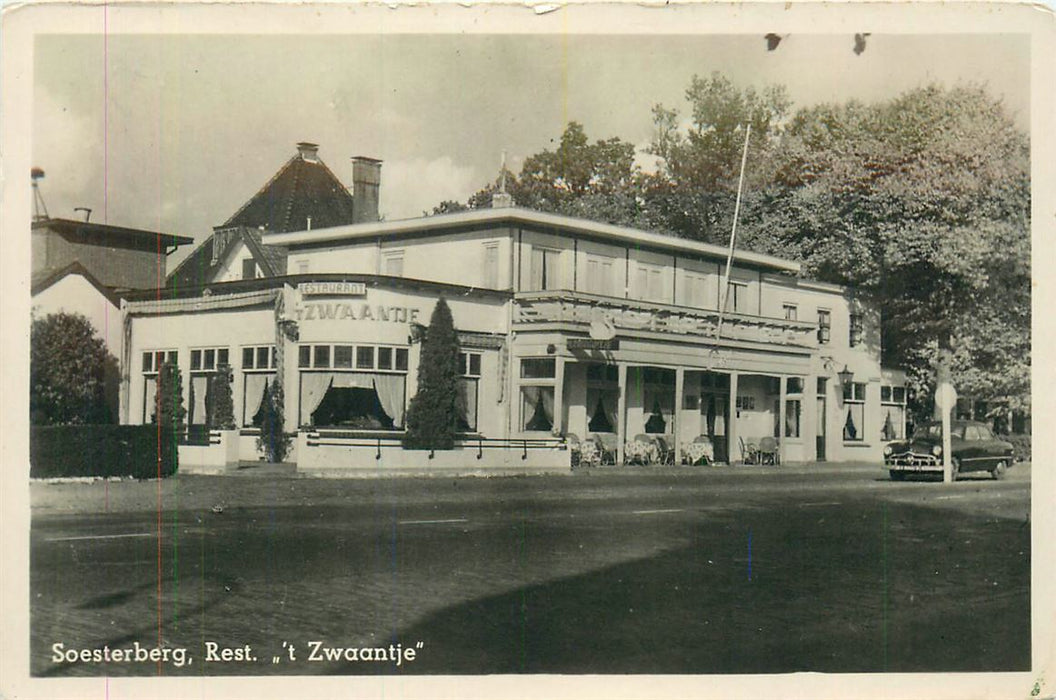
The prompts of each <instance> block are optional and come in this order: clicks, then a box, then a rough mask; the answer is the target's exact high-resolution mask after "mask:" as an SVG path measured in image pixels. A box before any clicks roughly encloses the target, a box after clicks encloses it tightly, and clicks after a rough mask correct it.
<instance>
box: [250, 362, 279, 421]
mask: <svg viewBox="0 0 1056 700" xmlns="http://www.w3.org/2000/svg"><path fill="white" fill-rule="evenodd" d="M274 383H275V373H274V372H245V373H244V380H243V382H242V426H243V427H250V426H252V427H254V428H259V427H260V424H261V422H262V421H263V416H264V397H265V396H267V395H268V392H269V391H271V388H272V385H274Z"/></svg>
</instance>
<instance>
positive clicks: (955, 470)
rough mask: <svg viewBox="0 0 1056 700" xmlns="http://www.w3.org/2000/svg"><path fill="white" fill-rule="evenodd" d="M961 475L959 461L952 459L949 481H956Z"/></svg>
mask: <svg viewBox="0 0 1056 700" xmlns="http://www.w3.org/2000/svg"><path fill="white" fill-rule="evenodd" d="M960 473H961V460H959V459H957V458H956V457H954V458H953V459H951V460H950V480H951V481H957V477H958V476H959V475H960Z"/></svg>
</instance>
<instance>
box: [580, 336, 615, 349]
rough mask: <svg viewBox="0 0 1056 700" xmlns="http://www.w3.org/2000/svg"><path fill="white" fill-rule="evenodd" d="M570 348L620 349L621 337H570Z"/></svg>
mask: <svg viewBox="0 0 1056 700" xmlns="http://www.w3.org/2000/svg"><path fill="white" fill-rule="evenodd" d="M568 349H569V350H619V349H620V340H619V338H569V339H568Z"/></svg>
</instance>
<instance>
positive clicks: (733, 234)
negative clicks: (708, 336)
mask: <svg viewBox="0 0 1056 700" xmlns="http://www.w3.org/2000/svg"><path fill="white" fill-rule="evenodd" d="M751 136H752V124H751V122H749V123H748V127H747V128H746V129H745V130H744V151H743V152H742V153H741V174H740V177H738V178H737V203H736V204H734V206H733V228H732V229H731V231H730V250H729V253H728V254H727V255H726V274H725V276H724V277H723V283H722V299H720V300H719V323H718V326H716V328H715V340H716V341H718V340H719V339H720V338H721V337H722V317H723V315H724V314H725V313H726V302H727V301H728V300H729V295H730V267H731V266H732V265H733V250H734V248H735V247H736V246H737V219H738V217H739V216H740V213H741V190H742V188H743V187H744V167H745V165H746V164H747V162H748V139H749V138H751Z"/></svg>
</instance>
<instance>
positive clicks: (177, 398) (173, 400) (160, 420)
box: [151, 362, 187, 438]
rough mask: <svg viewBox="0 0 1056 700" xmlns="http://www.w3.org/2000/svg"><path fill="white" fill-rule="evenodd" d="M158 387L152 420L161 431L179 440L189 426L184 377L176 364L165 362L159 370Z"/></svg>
mask: <svg viewBox="0 0 1056 700" xmlns="http://www.w3.org/2000/svg"><path fill="white" fill-rule="evenodd" d="M157 382H158V386H157V391H156V392H155V394H154V415H153V416H152V418H151V420H152V422H153V423H155V424H157V425H159V426H160V427H161V430H162V431H163V432H164V433H166V434H168V435H172V436H173V437H174V438H179V437H180V436H181V435H183V431H184V430H185V429H186V427H187V424H186V423H185V421H186V419H187V409H186V408H185V407H184V405H183V375H182V374H181V373H180V368H179V367H178V366H177V365H176V364H175V363H174V362H165V363H164V364H163V365H162V366H161V367H160V368H159V369H158V379H157Z"/></svg>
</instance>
